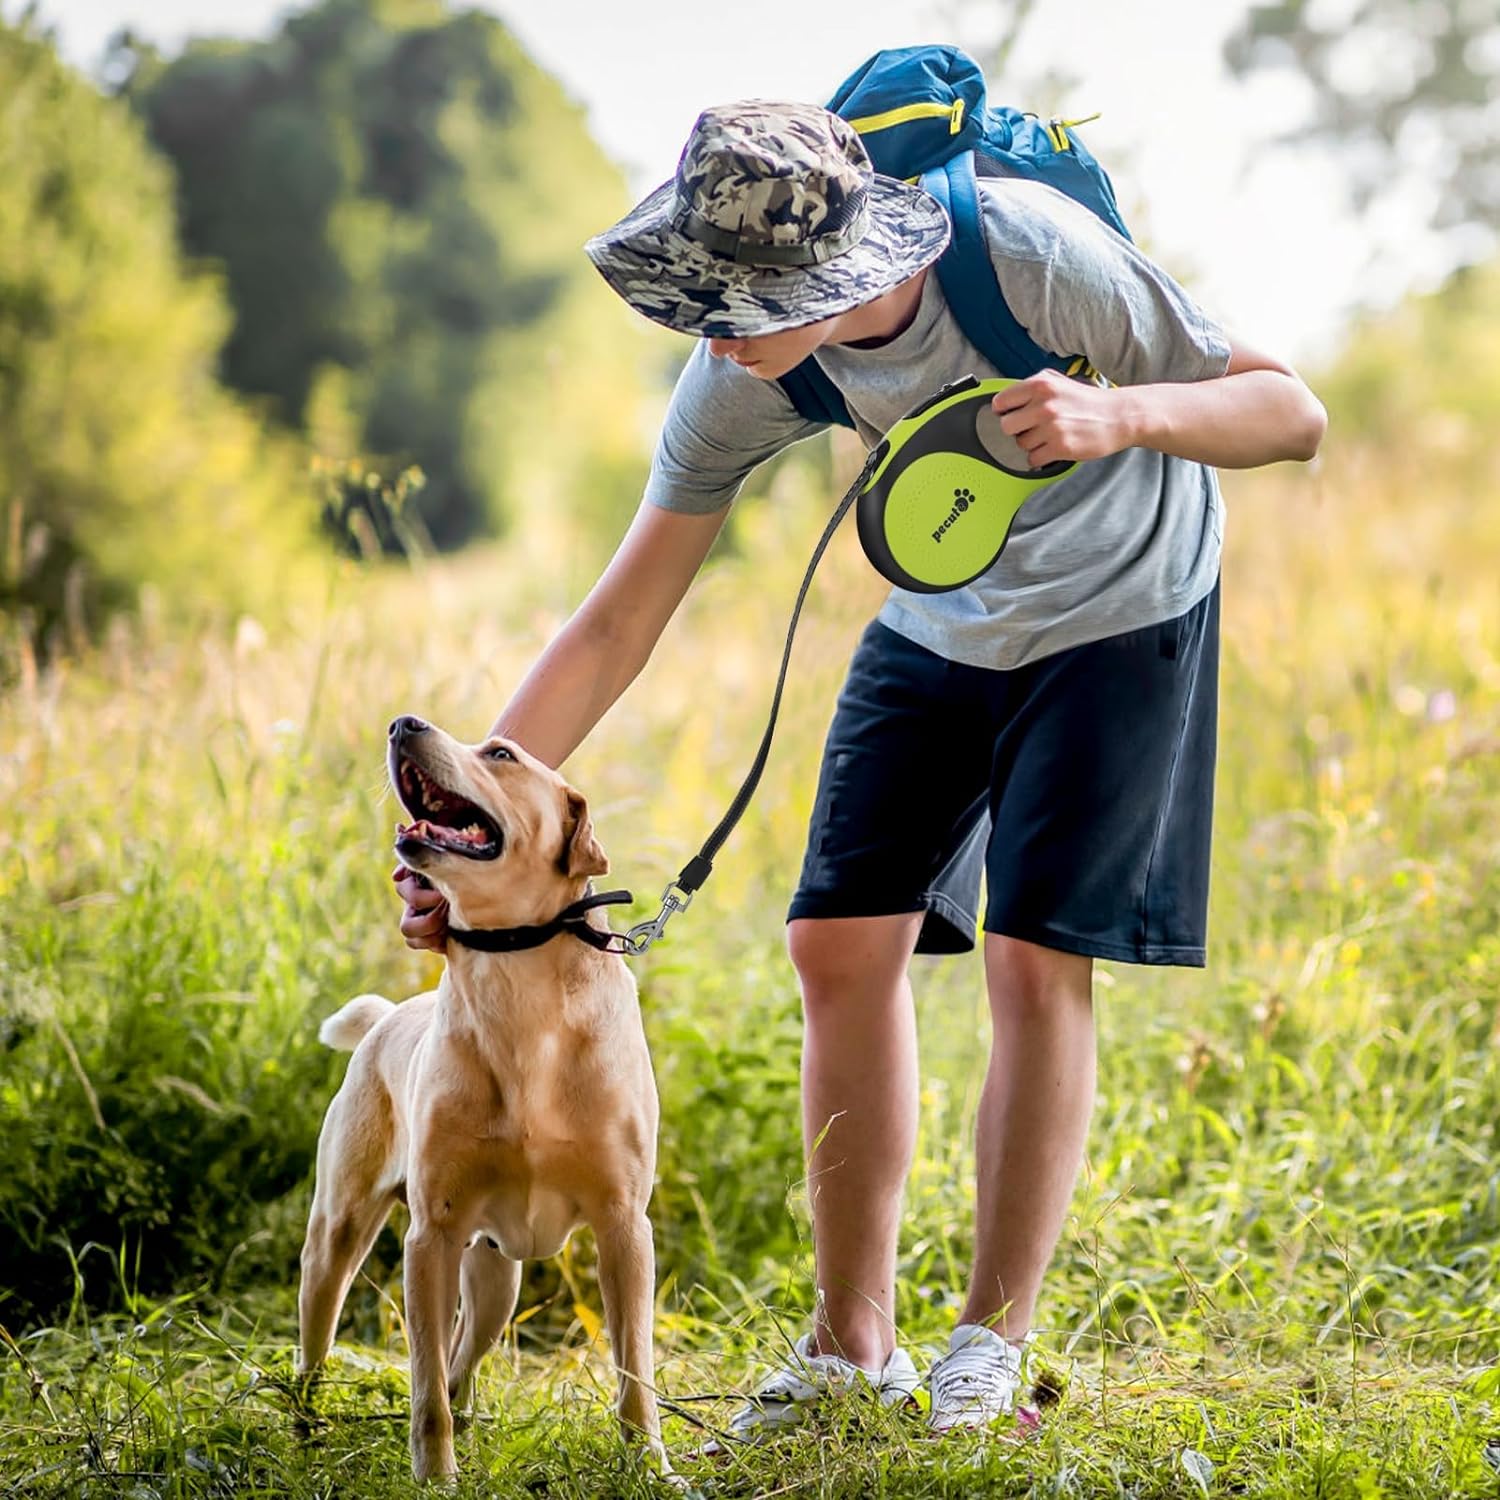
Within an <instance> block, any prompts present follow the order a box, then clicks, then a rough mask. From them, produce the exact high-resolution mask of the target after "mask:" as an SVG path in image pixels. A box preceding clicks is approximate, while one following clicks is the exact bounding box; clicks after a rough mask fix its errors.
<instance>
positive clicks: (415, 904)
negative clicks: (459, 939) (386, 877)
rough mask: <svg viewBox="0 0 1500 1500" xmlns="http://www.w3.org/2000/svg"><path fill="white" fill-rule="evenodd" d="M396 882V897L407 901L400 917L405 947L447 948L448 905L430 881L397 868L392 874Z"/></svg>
mask: <svg viewBox="0 0 1500 1500" xmlns="http://www.w3.org/2000/svg"><path fill="white" fill-rule="evenodd" d="M391 879H392V880H394V881H395V882H396V894H397V895H399V896H400V897H401V899H402V900H403V901H404V902H406V911H405V913H404V914H403V915H402V917H401V936H402V937H404V938H405V939H406V946H407V947H408V948H431V949H432V950H433V951H434V952H436V953H442V952H443V951H444V950H445V949H446V948H447V946H448V902H447V900H446V899H445V898H444V897H443V896H442V895H441V894H440V893H439V892H438V891H436V890H434V889H433V887H432V885H431V884H430V882H428V881H427V880H425V879H424V878H423V877H422V876H420V875H418V874H417V872H416V871H415V870H408V869H407V868H406V866H405V865H397V866H396V868H395V869H394V870H392V871H391Z"/></svg>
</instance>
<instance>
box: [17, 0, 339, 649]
mask: <svg viewBox="0 0 1500 1500" xmlns="http://www.w3.org/2000/svg"><path fill="white" fill-rule="evenodd" d="M228 323H229V316H228V313H227V310H226V307H225V304H224V299H223V296H222V292H221V289H220V287H219V286H218V285H217V283H216V282H215V281H214V280H212V279H210V278H206V277H203V276H189V275H188V274H186V272H185V269H184V267H183V265H182V263H181V260H180V257H179V254H178V251H177V246H176V242H175V225H174V216H173V207H172V184H171V178H170V174H169V172H168V170H167V169H166V167H165V166H164V164H163V163H161V162H160V161H159V160H158V159H157V158H156V157H155V156H154V154H153V153H152V151H151V150H150V147H149V146H148V144H147V143H146V141H145V139H144V133H143V131H142V130H141V128H140V126H139V124H138V123H137V122H136V121H135V120H134V119H133V118H132V116H131V114H130V111H129V110H128V109H126V108H125V107H124V106H123V105H121V104H119V103H117V102H115V101H113V100H110V99H106V98H103V97H101V96H100V94H99V93H98V91H97V90H96V89H94V88H93V87H91V86H90V85H89V83H88V82H87V81H86V80H84V79H83V78H81V77H79V76H77V75H76V74H74V73H73V72H71V71H70V70H69V69H68V68H66V67H65V66H63V64H62V63H61V62H60V61H59V60H58V58H57V55H56V53H55V51H54V49H53V47H52V45H51V43H50V41H49V40H48V39H47V38H46V37H45V36H44V35H41V34H40V33H39V32H38V30H37V29H36V27H35V25H34V24H33V23H32V22H31V21H29V20H27V19H22V20H21V21H20V22H19V23H18V24H16V25H7V24H5V23H4V22H3V21H0V523H3V524H0V612H3V615H4V617H5V621H6V625H7V630H8V632H10V633H15V632H17V630H18V628H19V630H20V631H21V632H23V633H24V636H25V638H26V639H27V641H28V642H29V641H31V640H34V639H37V638H40V639H41V640H43V641H44V642H45V641H47V640H49V639H52V638H53V637H54V635H55V630H56V629H57V628H58V627H59V626H61V625H62V624H63V622H64V621H66V624H67V626H68V628H69V629H70V630H71V632H72V633H73V634H75V635H78V636H82V635H85V634H87V632H88V631H89V629H90V628H91V627H92V626H93V625H94V624H95V623H97V621H98V619H99V618H100V617H101V616H102V614H103V613H104V612H105V611H107V610H108V609H110V608H111V607H114V606H117V605H120V604H123V603H127V602H129V601H130V600H131V599H132V598H133V597H134V592H135V589H136V587H137V586H138V585H139V584H140V583H142V582H143V581H147V580H150V581H153V582H155V583H157V584H159V585H160V586H161V591H162V594H163V596H164V598H165V599H166V600H167V601H168V602H169V604H170V603H174V602H175V603H183V604H186V603H188V602H192V601H199V602H201V601H202V600H204V599H205V598H208V597H212V598H213V599H214V600H215V601H216V602H219V603H222V604H224V605H227V606H230V607H234V606H236V605H238V606H243V607H252V608H253V607H258V606H260V605H262V604H263V603H264V602H265V600H266V599H267V598H268V596H269V594H270V593H271V592H272V590H273V589H274V588H275V587H276V586H277V585H278V584H279V585H281V586H284V585H285V583H286V578H287V574H286V569H287V566H288V564H289V563H290V562H291V561H292V560H293V559H297V558H303V557H305V558H309V559H310V558H311V557H312V556H313V555H314V551H313V548H312V545H311V538H312V535H313V531H312V521H313V518H314V515H315V511H314V506H313V502H312V499H311V495H310V493H309V489H308V485H307V483H306V479H305V465H304V464H303V461H302V458H301V455H300V453H299V452H298V451H297V450H296V449H295V448H294V447H293V446H292V445H291V444H289V443H287V442H285V441H284V440H273V439H269V438H268V437H267V434H266V433H265V432H264V431H263V430H262V424H261V423H260V422H259V421H257V420H256V419H255V418H254V417H253V416H252V415H251V414H250V413H249V412H248V411H247V410H245V409H244V408H243V407H242V406H241V405H239V404H237V403H236V402H235V401H234V400H233V399H231V398H230V397H229V396H227V395H226V394H225V393H224V391H223V390H222V389H221V388H220V387H219V385H218V384H217V382H216V380H215V376H214V366H215V363H216V360H217V355H218V350H219V346H220V344H221V343H222V341H223V338H224V335H225V332H226V330H227V327H228ZM18 622H19V626H18Z"/></svg>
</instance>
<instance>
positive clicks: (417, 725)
mask: <svg viewBox="0 0 1500 1500" xmlns="http://www.w3.org/2000/svg"><path fill="white" fill-rule="evenodd" d="M426 728H427V725H426V724H424V723H423V722H422V720H421V719H419V718H418V717H417V716H416V715H415V714H402V715H401V717H400V718H399V719H392V720H391V738H392V739H393V740H399V739H400V738H401V737H402V735H406V734H421V733H422V732H423V730H425V729H426Z"/></svg>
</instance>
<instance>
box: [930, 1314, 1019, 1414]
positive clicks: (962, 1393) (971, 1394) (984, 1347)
mask: <svg viewBox="0 0 1500 1500" xmlns="http://www.w3.org/2000/svg"><path fill="white" fill-rule="evenodd" d="M1021 1355H1022V1351H1021V1350H1020V1349H1019V1348H1017V1347H1016V1345H1015V1344H1012V1343H1010V1342H1009V1341H1008V1340H1006V1339H1003V1338H1001V1337H1000V1335H999V1334H998V1333H995V1332H993V1331H992V1330H991V1329H988V1328H986V1327H984V1326H983V1325H982V1324H980V1323H960V1324H959V1325H958V1327H957V1328H955V1329H954V1330H953V1333H952V1336H951V1337H950V1338H949V1340H948V1352H947V1353H946V1354H945V1355H944V1356H943V1357H942V1358H941V1359H939V1360H938V1361H937V1362H936V1363H935V1364H934V1365H933V1367H932V1369H931V1371H930V1372H929V1373H928V1376H927V1384H928V1387H929V1389H930V1390H931V1391H932V1406H931V1408H930V1409H929V1411H928V1413H927V1426H928V1429H929V1430H930V1431H932V1432H938V1433H942V1432H952V1431H953V1430H954V1428H956V1427H987V1426H988V1425H989V1424H990V1423H991V1422H993V1421H994V1420H995V1419H996V1418H997V1417H1003V1416H1005V1415H1006V1414H1007V1413H1008V1412H1010V1411H1012V1410H1013V1409H1014V1408H1015V1404H1016V1395H1017V1393H1018V1392H1019V1391H1020V1389H1021Z"/></svg>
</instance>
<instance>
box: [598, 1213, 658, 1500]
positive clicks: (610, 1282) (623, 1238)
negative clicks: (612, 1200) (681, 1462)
mask: <svg viewBox="0 0 1500 1500" xmlns="http://www.w3.org/2000/svg"><path fill="white" fill-rule="evenodd" d="M594 1237H595V1239H596V1240H597V1241H598V1245H599V1290H600V1291H601V1292H602V1293H603V1296H604V1318H605V1322H606V1324H607V1326H608V1328H609V1343H610V1349H611V1352H612V1353H613V1355H614V1362H615V1370H616V1373H617V1374H618V1376H619V1380H620V1395H619V1401H618V1403H617V1404H616V1408H615V1409H616V1411H617V1412H618V1413H619V1417H620V1423H621V1425H622V1427H623V1428H624V1430H625V1437H626V1440H627V1441H629V1440H630V1439H632V1438H635V1439H639V1438H641V1437H644V1438H645V1439H646V1442H647V1443H648V1444H649V1445H650V1448H651V1451H652V1452H653V1453H654V1454H655V1455H656V1457H657V1459H658V1461H659V1462H660V1463H661V1465H662V1469H663V1471H664V1472H667V1473H670V1472H671V1471H670V1467H669V1466H668V1464H667V1453H666V1449H665V1448H664V1447H663V1446H662V1441H661V1419H660V1418H659V1416H658V1415H657V1410H656V1358H655V1351H654V1350H653V1348H652V1342H651V1324H652V1315H653V1311H654V1301H655V1296H654V1293H655V1283H656V1254H655V1250H654V1248H653V1246H652V1243H651V1221H650V1220H649V1219H648V1218H647V1217H646V1215H645V1214H644V1213H643V1212H642V1211H641V1210H640V1209H639V1208H635V1207H633V1206H632V1207H626V1206H624V1205H620V1207H619V1208H618V1209H617V1210H611V1211H610V1212H609V1213H607V1214H606V1215H604V1216H603V1217H601V1218H600V1219H599V1221H598V1222H596V1223H595V1225H594Z"/></svg>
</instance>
